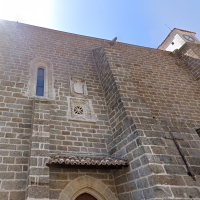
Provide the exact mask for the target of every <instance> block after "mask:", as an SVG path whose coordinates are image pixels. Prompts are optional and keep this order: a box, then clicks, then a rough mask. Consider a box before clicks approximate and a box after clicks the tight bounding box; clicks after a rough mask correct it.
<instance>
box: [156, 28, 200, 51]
mask: <svg viewBox="0 0 200 200" xmlns="http://www.w3.org/2000/svg"><path fill="white" fill-rule="evenodd" d="M195 35H196V33H195V32H191V31H186V30H181V29H177V28H174V29H173V30H172V31H171V32H170V33H169V35H168V36H167V37H166V39H165V40H164V41H163V42H162V43H161V45H160V46H159V47H158V49H161V50H165V51H171V52H172V51H174V50H176V49H180V48H181V47H182V46H183V45H184V44H185V43H186V42H191V43H200V41H199V40H198V39H197V38H196V36H195Z"/></svg>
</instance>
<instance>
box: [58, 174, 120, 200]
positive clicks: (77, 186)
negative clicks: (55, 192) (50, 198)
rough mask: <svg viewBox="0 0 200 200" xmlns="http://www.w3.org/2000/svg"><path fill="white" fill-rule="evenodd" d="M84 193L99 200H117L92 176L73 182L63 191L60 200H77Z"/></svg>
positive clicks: (82, 177)
mask: <svg viewBox="0 0 200 200" xmlns="http://www.w3.org/2000/svg"><path fill="white" fill-rule="evenodd" d="M83 193H88V194H90V195H92V196H94V197H95V198H96V199H97V200H117V198H116V197H115V195H114V194H113V192H112V191H111V190H110V189H109V188H108V187H107V186H106V185H105V184H103V183H102V182H101V181H100V180H97V179H95V178H93V177H91V176H81V177H79V178H77V179H74V180H73V181H71V182H70V183H69V184H68V185H67V186H66V187H65V189H63V191H62V192H61V194H60V197H59V199H58V200H75V199H76V198H77V197H78V196H79V195H81V194H83Z"/></svg>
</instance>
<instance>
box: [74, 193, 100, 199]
mask: <svg viewBox="0 0 200 200" xmlns="http://www.w3.org/2000/svg"><path fill="white" fill-rule="evenodd" d="M75 200H97V199H96V198H94V197H93V196H92V195H90V194H88V193H83V194H81V195H79V196H78V197H77V198H76V199H75Z"/></svg>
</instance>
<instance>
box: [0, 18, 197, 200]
mask: <svg viewBox="0 0 200 200" xmlns="http://www.w3.org/2000/svg"><path fill="white" fill-rule="evenodd" d="M199 55H200V45H199V44H196V43H195V44H193V43H190V42H186V43H185V44H184V46H183V47H181V48H180V49H179V50H178V51H177V52H176V53H174V54H171V53H169V52H167V51H162V50H158V49H150V48H145V47H138V46H134V45H129V44H123V43H120V42H116V43H115V44H114V45H112V46H111V45H110V42H109V41H107V40H103V39H97V38H91V37H86V36H80V35H76V34H70V33H64V32H60V31H55V30H50V29H45V28H40V27H35V26H30V25H26V24H21V23H16V22H9V21H4V20H1V21H0V119H1V120H0V199H2V200H18V199H20V200H76V198H78V196H80V195H81V194H83V193H88V194H90V195H92V196H93V197H94V198H95V199H98V200H124V199H126V200H146V199H156V200H167V199H174V200H184V199H185V200H186V199H187V200H188V199H200V138H199V135H198V134H197V131H196V130H197V129H199V128H200V115H199V110H200V95H199V93H200V85H199V71H200V65H199V63H200V60H199V59H200V57H199ZM39 68H42V69H44V73H45V76H44V95H43V96H36V93H35V88H36V85H37V70H38V69H39ZM170 132H172V133H173V135H174V136H175V138H176V139H177V142H178V143H179V146H180V148H181V151H182V152H183V154H184V157H185V159H186V160H187V163H188V164H189V166H190V169H191V171H192V173H193V174H194V175H195V179H196V180H194V179H193V178H192V177H191V176H190V174H188V170H187V166H186V165H185V163H184V161H183V157H182V156H181V155H180V152H179V150H178V149H177V147H176V145H175V144H174V142H173V140H171V139H170ZM52 158H59V159H58V160H56V161H55V164H54V165H50V164H49V163H51V161H52ZM63 158H64V159H63ZM68 158H69V159H68ZM98 158H101V159H98ZM67 159H68V160H70V164H69V163H68V160H67ZM114 161H116V164H115V162H114ZM111 162H113V163H112V164H110V163H111ZM119 163H126V164H124V165H120V164H119ZM127 163H128V166H127ZM118 164H119V166H117V165H118Z"/></svg>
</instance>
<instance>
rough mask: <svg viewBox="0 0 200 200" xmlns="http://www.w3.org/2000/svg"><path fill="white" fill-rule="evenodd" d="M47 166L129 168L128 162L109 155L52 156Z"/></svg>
mask: <svg viewBox="0 0 200 200" xmlns="http://www.w3.org/2000/svg"><path fill="white" fill-rule="evenodd" d="M47 165H48V166H53V165H54V166H55V165H62V166H74V167H95V168H97V167H100V168H102V167H106V168H107V167H109V168H121V167H123V166H124V167H125V166H128V161H127V160H125V159H121V158H116V157H113V156H108V155H51V156H50V159H49V161H48V163H47Z"/></svg>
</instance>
